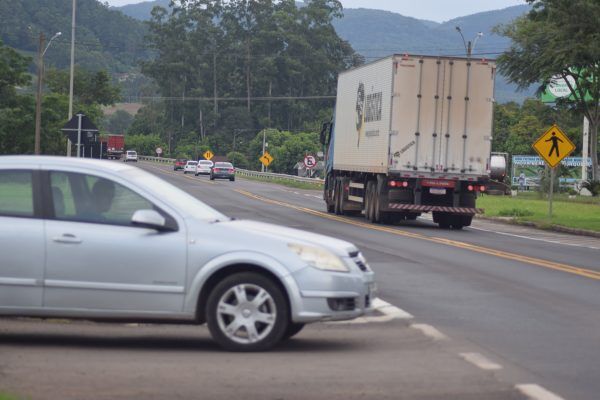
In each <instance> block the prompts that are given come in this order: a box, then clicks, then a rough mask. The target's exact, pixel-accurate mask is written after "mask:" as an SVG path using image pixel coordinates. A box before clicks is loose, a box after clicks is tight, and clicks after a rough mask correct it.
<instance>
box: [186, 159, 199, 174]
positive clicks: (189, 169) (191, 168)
mask: <svg viewBox="0 0 600 400" xmlns="http://www.w3.org/2000/svg"><path fill="white" fill-rule="evenodd" d="M196 165H198V161H188V162H186V163H185V166H184V167H183V173H184V174H187V173H190V174H195V173H196Z"/></svg>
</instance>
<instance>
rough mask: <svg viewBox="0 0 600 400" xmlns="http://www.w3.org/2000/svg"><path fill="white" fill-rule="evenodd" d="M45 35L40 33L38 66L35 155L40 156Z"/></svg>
mask: <svg viewBox="0 0 600 400" xmlns="http://www.w3.org/2000/svg"><path fill="white" fill-rule="evenodd" d="M44 40H45V37H44V33H43V32H42V33H40V43H39V48H38V65H37V75H38V81H37V97H36V101H35V145H34V153H35V154H36V155H39V154H40V152H41V146H40V140H41V133H40V131H41V127H42V74H43V73H44V62H43V57H44V56H43V54H44V53H43V52H44V50H43V49H44Z"/></svg>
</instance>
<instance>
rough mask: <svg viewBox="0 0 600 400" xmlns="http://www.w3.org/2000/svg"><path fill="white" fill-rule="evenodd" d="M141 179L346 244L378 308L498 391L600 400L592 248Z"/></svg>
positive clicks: (283, 196)
mask: <svg viewBox="0 0 600 400" xmlns="http://www.w3.org/2000/svg"><path fill="white" fill-rule="evenodd" d="M143 167H144V168H146V169H148V170H150V171H152V172H154V173H157V174H158V175H159V176H162V177H164V178H165V179H168V180H169V181H171V182H172V183H174V184H176V185H178V186H180V187H182V188H183V189H185V190H187V191H188V192H190V193H191V194H193V195H194V196H196V197H198V198H200V199H201V200H203V201H205V202H206V203H208V204H210V205H212V206H214V207H215V208H217V209H219V210H220V211H222V212H224V213H225V214H227V215H229V216H232V217H236V218H251V219H258V220H263V221H268V222H273V223H278V224H283V225H287V226H292V227H297V228H301V229H307V230H312V231H315V232H318V233H324V234H329V235H333V236H336V237H340V238H343V239H346V240H349V241H352V242H354V243H355V244H357V245H358V246H359V247H360V248H361V250H362V251H363V252H364V253H365V255H366V256H367V258H368V260H369V262H370V264H371V266H372V267H373V269H374V270H375V272H376V273H377V281H378V285H379V295H380V297H381V298H383V299H384V300H386V301H388V302H390V303H392V304H393V305H395V306H398V307H400V308H402V309H403V310H405V311H407V312H408V313H410V314H412V315H414V316H415V321H418V322H422V323H425V324H429V325H432V326H434V327H435V328H437V329H438V330H439V331H441V332H443V333H444V334H445V335H447V336H449V337H451V338H452V339H454V340H457V341H459V342H461V343H463V344H464V345H465V346H472V348H473V349H474V350H473V351H475V352H478V353H481V354H483V355H485V356H486V357H487V358H488V359H491V360H493V361H494V362H496V363H498V364H499V365H501V366H502V369H501V370H499V371H497V372H496V373H497V374H498V375H499V376H502V377H503V379H506V380H508V381H511V382H514V383H515V384H517V383H523V382H534V383H536V384H539V385H541V386H543V387H544V388H547V389H548V390H550V391H552V392H554V393H556V394H558V395H560V396H562V397H564V398H568V399H598V398H600V380H599V379H598V378H599V377H600V239H595V238H585V237H574V236H570V235H564V234H548V233H544V232H540V231H537V230H534V229H524V228H519V230H518V231H515V229H514V228H512V227H509V226H503V225H499V224H490V223H489V222H476V223H475V224H474V226H473V227H472V228H466V229H464V230H463V231H451V230H440V229H438V228H437V226H436V225H434V224H433V223H432V222H431V221H428V220H426V219H419V220H418V221H415V222H414V223H407V224H404V225H399V226H393V227H390V226H387V227H386V226H380V225H372V224H370V223H367V222H365V220H364V219H363V218H361V217H336V216H332V215H329V214H326V213H325V212H324V204H323V202H322V200H321V199H320V193H319V192H317V191H306V190H296V189H290V188H287V187H282V186H278V185H271V184H263V183H257V182H254V181H248V180H243V179H238V180H237V181H236V182H233V183H232V182H228V181H215V182H210V181H209V180H208V179H207V178H206V177H193V176H191V175H188V176H185V177H184V176H183V174H182V173H174V171H172V169H171V168H170V166H158V165H150V164H146V165H144V166H143Z"/></svg>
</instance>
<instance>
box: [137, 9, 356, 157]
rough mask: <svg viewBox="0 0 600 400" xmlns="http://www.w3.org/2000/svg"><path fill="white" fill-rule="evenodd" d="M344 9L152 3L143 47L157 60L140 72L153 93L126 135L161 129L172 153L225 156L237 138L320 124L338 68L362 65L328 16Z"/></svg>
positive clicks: (310, 128)
mask: <svg viewBox="0 0 600 400" xmlns="http://www.w3.org/2000/svg"><path fill="white" fill-rule="evenodd" d="M341 13H342V6H341V4H340V2H339V1H337V0H309V1H307V2H305V3H304V6H302V7H298V6H297V5H296V3H295V1H293V0H282V1H274V0H252V1H250V0H231V1H223V0H195V1H191V0H178V1H174V2H173V3H172V7H171V8H170V11H168V10H167V9H164V8H161V7H155V8H154V9H153V11H152V19H151V20H150V21H149V22H148V27H149V32H150V34H149V36H148V44H149V46H150V48H151V50H152V51H153V52H154V54H155V55H156V57H155V58H154V59H153V60H151V61H147V62H144V63H143V64H142V71H143V73H144V74H145V75H147V76H149V77H151V78H152V79H153V80H154V82H155V83H156V85H157V96H156V98H154V99H149V100H148V104H147V106H146V107H145V108H144V109H142V111H141V112H140V113H139V114H138V115H137V116H136V119H135V121H134V122H133V124H132V125H131V127H130V129H129V131H128V132H129V134H158V135H159V137H160V138H161V139H162V140H163V141H164V142H166V144H167V148H168V150H169V153H171V154H175V155H176V153H178V151H177V149H178V148H190V147H191V146H196V147H197V146H198V144H200V145H201V146H209V147H211V149H212V151H213V152H216V153H220V154H225V153H227V152H230V151H232V150H233V147H234V138H235V139H236V141H238V140H239V143H249V142H250V141H251V140H252V138H253V137H254V136H255V135H256V134H257V132H260V131H261V130H262V129H265V128H269V129H277V130H280V131H287V132H292V131H293V132H298V131H306V132H315V131H318V129H319V127H320V123H321V122H322V121H323V120H325V119H328V118H330V116H331V112H332V110H333V105H334V99H332V98H327V97H324V96H331V95H335V92H336V85H337V75H338V73H339V72H340V71H343V70H346V69H348V68H351V67H353V66H356V65H359V64H361V63H362V62H363V59H362V57H361V56H359V55H358V54H357V53H355V52H354V50H353V49H352V48H351V46H350V45H349V44H348V43H347V42H346V41H344V40H342V39H341V38H340V37H339V36H338V35H337V34H336V32H335V29H334V27H333V25H332V21H333V20H334V19H335V18H338V17H341V15H342V14H341ZM282 97H285V98H286V99H285V100H282V99H281V98H282ZM306 97H310V99H307V98H306ZM237 149H238V150H240V147H239V145H238V147H237Z"/></svg>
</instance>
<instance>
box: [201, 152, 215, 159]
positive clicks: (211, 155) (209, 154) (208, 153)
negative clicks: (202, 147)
mask: <svg viewBox="0 0 600 400" xmlns="http://www.w3.org/2000/svg"><path fill="white" fill-rule="evenodd" d="M202 155H203V156H204V158H205V159H207V160H210V159H211V158H213V157H214V156H215V155H214V154H213V153H212V151H210V150H206V151H205V152H204V154H202Z"/></svg>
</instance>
